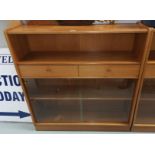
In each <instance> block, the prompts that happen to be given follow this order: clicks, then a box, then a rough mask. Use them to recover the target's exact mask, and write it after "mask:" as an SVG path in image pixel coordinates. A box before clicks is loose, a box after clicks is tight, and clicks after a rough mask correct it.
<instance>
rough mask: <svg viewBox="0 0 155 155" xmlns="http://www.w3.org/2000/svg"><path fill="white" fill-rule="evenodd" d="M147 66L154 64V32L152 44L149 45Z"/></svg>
mask: <svg viewBox="0 0 155 155" xmlns="http://www.w3.org/2000/svg"><path fill="white" fill-rule="evenodd" d="M148 64H155V32H154V33H153V38H152V44H151V48H150V54H149V58H148Z"/></svg>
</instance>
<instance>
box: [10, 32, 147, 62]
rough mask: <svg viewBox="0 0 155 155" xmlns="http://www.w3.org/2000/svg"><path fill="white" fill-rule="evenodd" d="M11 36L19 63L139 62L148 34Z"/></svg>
mask: <svg viewBox="0 0 155 155" xmlns="http://www.w3.org/2000/svg"><path fill="white" fill-rule="evenodd" d="M9 39H10V41H11V44H12V46H13V49H14V51H15V52H14V53H15V54H16V55H15V57H16V59H17V62H18V63H34V62H36V63H51V62H52V63H67V64H72V63H77V64H79V63H80V64H81V63H93V62H94V63H104V62H106V61H111V62H122V63H123V62H124V63H138V62H139V61H140V59H141V56H142V53H143V49H144V44H145V40H146V34H143V33H142V34H141V33H114V34H113V33H110V34H106V33H105V34H10V35H9ZM21 51H22V52H21Z"/></svg>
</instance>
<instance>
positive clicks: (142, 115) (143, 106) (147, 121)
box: [132, 29, 155, 131]
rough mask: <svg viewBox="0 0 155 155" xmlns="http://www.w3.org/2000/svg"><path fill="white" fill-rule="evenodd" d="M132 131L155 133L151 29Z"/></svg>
mask: <svg viewBox="0 0 155 155" xmlns="http://www.w3.org/2000/svg"><path fill="white" fill-rule="evenodd" d="M139 92H140V93H139V96H138V99H137V101H138V103H137V108H136V112H135V118H134V121H133V127H132V129H133V130H134V131H155V30H154V29H151V35H150V39H149V45H148V49H147V56H146V60H145V63H144V68H143V75H142V77H141V84H140V89H139Z"/></svg>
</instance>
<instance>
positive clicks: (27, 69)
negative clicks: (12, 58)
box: [19, 65, 78, 78]
mask: <svg viewBox="0 0 155 155" xmlns="http://www.w3.org/2000/svg"><path fill="white" fill-rule="evenodd" d="M19 71H20V74H21V77H27V78H31V77H34V78H40V77H77V76H78V66H76V65H72V66H69V65H66V66H65V65H63V66H62V65H20V66H19Z"/></svg>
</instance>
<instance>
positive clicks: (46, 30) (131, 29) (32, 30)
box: [7, 24, 147, 34]
mask: <svg viewBox="0 0 155 155" xmlns="http://www.w3.org/2000/svg"><path fill="white" fill-rule="evenodd" d="M146 32H147V28H146V26H144V25H142V24H114V25H91V26H28V25H20V26H17V27H15V28H12V29H9V30H8V31H7V33H8V34H86V33H91V34H92V33H146Z"/></svg>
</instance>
